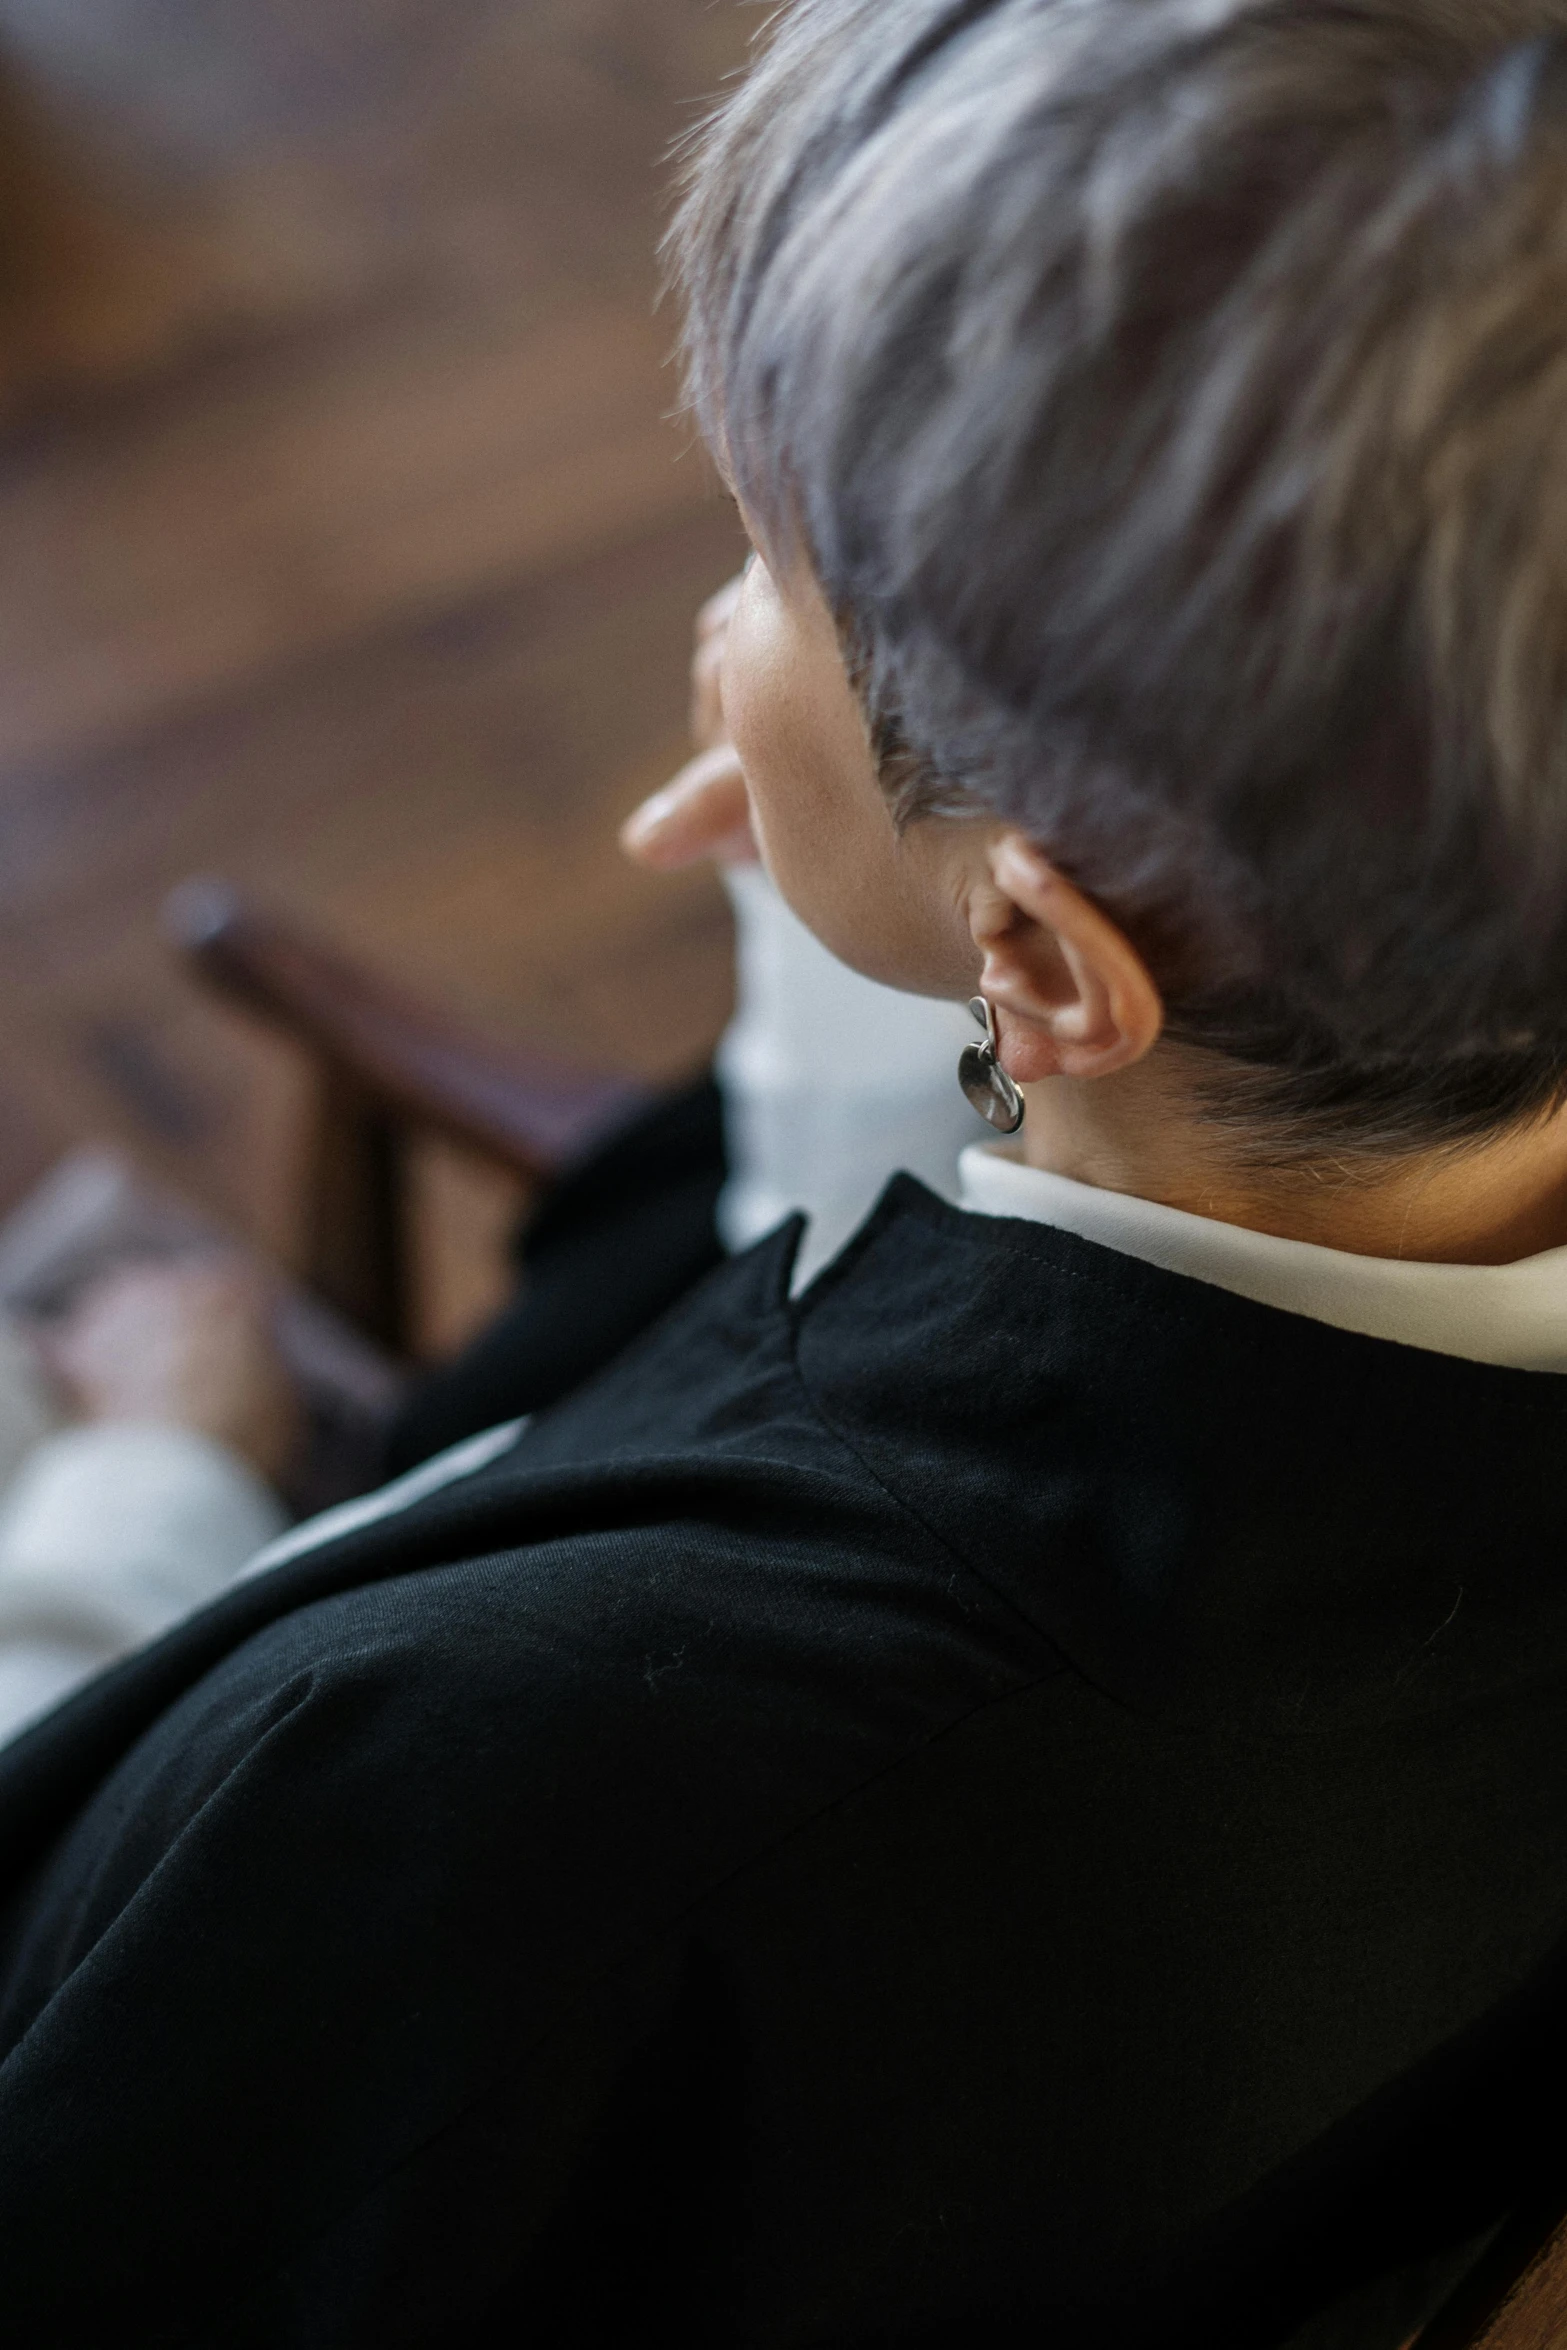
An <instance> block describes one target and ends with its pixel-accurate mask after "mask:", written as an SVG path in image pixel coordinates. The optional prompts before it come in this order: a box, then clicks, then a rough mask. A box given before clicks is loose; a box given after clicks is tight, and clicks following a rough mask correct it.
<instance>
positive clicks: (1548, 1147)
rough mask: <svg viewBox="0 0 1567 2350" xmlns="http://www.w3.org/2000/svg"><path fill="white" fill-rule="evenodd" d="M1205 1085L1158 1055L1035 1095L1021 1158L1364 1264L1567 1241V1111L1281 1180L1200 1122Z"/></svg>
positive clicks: (1171, 1048)
mask: <svg viewBox="0 0 1567 2350" xmlns="http://www.w3.org/2000/svg"><path fill="white" fill-rule="evenodd" d="M1197 1076H1198V1065H1197V1057H1196V1056H1195V1055H1193V1054H1192V1053H1191V1052H1190V1051H1189V1050H1187V1049H1186V1048H1183V1047H1181V1046H1177V1045H1169V1044H1161V1045H1159V1046H1158V1047H1157V1048H1156V1049H1155V1050H1154V1051H1153V1052H1152V1053H1150V1054H1149V1055H1148V1057H1147V1058H1146V1059H1145V1060H1143V1061H1140V1062H1139V1063H1138V1064H1137V1065H1136V1066H1135V1067H1134V1068H1131V1069H1124V1070H1120V1071H1118V1072H1117V1073H1116V1074H1115V1075H1114V1076H1112V1077H1102V1078H1097V1079H1094V1080H1092V1081H1083V1080H1076V1079H1072V1078H1049V1079H1046V1080H1045V1081H1044V1082H1043V1083H1042V1084H1038V1085H1030V1086H1028V1087H1026V1088H1025V1089H1024V1090H1025V1095H1026V1099H1027V1102H1028V1119H1027V1123H1026V1124H1025V1126H1024V1128H1023V1146H1024V1148H1023V1156H1024V1158H1025V1159H1026V1160H1027V1162H1028V1164H1029V1165H1030V1166H1033V1167H1042V1168H1044V1169H1045V1170H1046V1171H1047V1172H1049V1173H1051V1174H1055V1175H1069V1176H1071V1177H1072V1178H1073V1179H1074V1180H1075V1181H1077V1182H1079V1183H1090V1184H1093V1185H1095V1186H1096V1187H1097V1188H1098V1189H1100V1190H1102V1191H1121V1192H1126V1193H1128V1194H1129V1195H1130V1196H1132V1197H1133V1198H1137V1199H1147V1200H1157V1201H1159V1202H1160V1203H1161V1204H1162V1205H1164V1206H1166V1207H1172V1208H1183V1209H1185V1210H1186V1211H1187V1213H1188V1214H1190V1215H1194V1216H1208V1217H1211V1218H1213V1219H1214V1220H1215V1221H1216V1222H1219V1223H1224V1224H1241V1225H1244V1226H1246V1227H1247V1228H1248V1229H1249V1230H1251V1231H1254V1232H1271V1233H1275V1234H1277V1235H1278V1236H1279V1237H1280V1238H1281V1239H1285V1240H1307V1241H1312V1242H1314V1243H1315V1244H1316V1245H1317V1246H1318V1247H1321V1248H1336V1249H1344V1250H1347V1251H1349V1252H1350V1253H1351V1254H1353V1255H1355V1256H1366V1257H1403V1258H1407V1259H1409V1260H1410V1261H1411V1262H1414V1263H1422V1264H1459V1265H1501V1264H1510V1263H1512V1262H1513V1261H1514V1260H1515V1259H1517V1258H1519V1257H1527V1256H1536V1255H1538V1254H1539V1253H1540V1251H1541V1250H1542V1249H1548V1248H1557V1247H1560V1246H1562V1245H1564V1244H1567V1111H1560V1112H1557V1113H1555V1114H1554V1115H1553V1116H1551V1117H1549V1118H1544V1119H1540V1120H1538V1121H1536V1122H1535V1123H1533V1124H1532V1125H1529V1126H1526V1127H1522V1128H1515V1129H1513V1130H1512V1131H1510V1132H1509V1133H1507V1134H1504V1135H1502V1136H1500V1137H1498V1138H1496V1139H1494V1140H1489V1141H1483V1142H1479V1143H1473V1144H1466V1145H1464V1146H1462V1147H1455V1148H1448V1149H1443V1150H1437V1151H1427V1152H1421V1153H1419V1154H1415V1153H1410V1154H1408V1155H1405V1156H1401V1157H1398V1158H1384V1159H1378V1160H1374V1161H1373V1160H1369V1159H1363V1158H1358V1157H1356V1158H1350V1157H1345V1158H1342V1159H1331V1158H1323V1159H1316V1160H1312V1161H1310V1162H1305V1163H1302V1164H1299V1165H1291V1166H1289V1167H1286V1168H1282V1169H1275V1168H1270V1167H1267V1166H1256V1165H1252V1164H1250V1163H1249V1158H1250V1154H1249V1153H1248V1152H1247V1151H1246V1149H1245V1147H1244V1145H1243V1144H1242V1143H1241V1142H1239V1141H1238V1140H1237V1137H1236V1136H1235V1134H1234V1133H1233V1132H1231V1131H1230V1130H1227V1129H1226V1128H1224V1127H1223V1126H1222V1125H1219V1124H1218V1123H1216V1122H1215V1120H1214V1119H1213V1117H1212V1115H1211V1114H1209V1115H1206V1116H1205V1115H1203V1113H1202V1112H1201V1110H1200V1108H1199V1107H1198V1106H1197V1104H1198V1101H1199V1094H1198V1086H1197ZM1261 1139H1263V1138H1262V1137H1260V1136H1259V1140H1261Z"/></svg>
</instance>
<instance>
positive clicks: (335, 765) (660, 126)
mask: <svg viewBox="0 0 1567 2350" xmlns="http://www.w3.org/2000/svg"><path fill="white" fill-rule="evenodd" d="M751 21H752V19H751V17H750V12H749V11H746V10H742V9H737V8H735V7H733V6H730V5H727V4H720V5H719V6H717V7H714V6H712V5H710V4H709V0H510V4H507V5H500V4H497V0H309V4H306V0H206V4H205V5H204V7H203V8H202V9H200V10H197V9H192V8H191V7H189V6H188V4H187V0H91V4H88V0H53V4H52V5H51V6H49V7H48V8H44V7H42V6H40V5H38V4H37V0H26V4H20V5H19V4H17V0H0V58H3V59H5V60H6V61H7V76H8V78H7V80H6V82H5V84H4V86H3V89H0V107H3V109H4V111H5V113H6V115H7V116H8V118H9V119H8V121H7V122H5V123H4V124H0V132H3V137H0V149H3V152H4V155H5V158H6V160H5V162H4V163H3V164H0V206H3V207H4V209H5V212H6V214H7V215H8V218H6V219H5V221H4V222H3V225H0V400H3V409H0V417H3V430H0V986H3V989H4V1002H5V1020H4V1023H3V1035H0V1207H3V1206H4V1205H5V1204H6V1203H7V1202H8V1201H10V1200H12V1199H14V1198H16V1197H17V1196H19V1194H20V1193H21V1192H22V1191H23V1190H24V1189H25V1188H26V1186H27V1185H28V1184H29V1183H30V1182H31V1181H32V1180H34V1179H35V1177H36V1176H37V1175H38V1173H39V1172H40V1171H41V1170H42V1169H43V1168H44V1167H45V1166H47V1165H48V1164H49V1163H50V1162H51V1161H52V1160H53V1159H54V1158H55V1157H56V1156H57V1155H58V1153H59V1152H60V1151H61V1150H62V1149H63V1148H66V1147H68V1146H69V1145H71V1144H73V1143H76V1142H80V1141H83V1140H87V1139H93V1138H105V1139H113V1140H117V1141H119V1142H121V1143H124V1144H128V1145H130V1146H131V1147H132V1148H133V1149H134V1151H135V1152H136V1154H137V1155H138V1156H139V1157H140V1158H141V1159H142V1160H143V1162H144V1163H145V1164H146V1165H147V1166H148V1167H149V1169H152V1170H154V1171H156V1172H158V1173H160V1174H163V1175H165V1176H171V1175H172V1176H173V1177H174V1178H175V1179H176V1180H178V1181H179V1182H180V1183H181V1184H182V1185H183V1186H184V1187H185V1188H186V1189H187V1190H190V1191H192V1192H194V1193H196V1194H198V1195H199V1196H201V1197H202V1198H204V1199H205V1200H206V1201H208V1202H209V1203H211V1204H213V1205H216V1206H217V1207H219V1208H220V1209H221V1210H222V1211H223V1212H224V1213H225V1214H226V1215H227V1216H229V1217H230V1218H231V1219H233V1220H235V1221H236V1222H237V1223H238V1224H240V1225H242V1226H243V1227H245V1228H246V1229H248V1230H250V1231H252V1232H254V1233H256V1234H257V1235H260V1236H262V1237H264V1238H265V1239H266V1240H267V1241H268V1242H269V1243H270V1244H271V1245H273V1246H274V1247H276V1248H278V1249H280V1250H282V1251H284V1252H285V1253H286V1252H287V1251H288V1250H289V1249H290V1248H291V1246H292V1245H293V1240H294V1223H293V1219H294V1215H295V1192H294V1184H293V1180H292V1177H293V1168H294V1160H295V1155H296V1153H297V1149H298V1144H299V1134H300V1129H301V1119H300V1104H301V1098H302V1097H301V1085H300V1077H299V1073H298V1071H297V1069H296V1068H295V1066H294V1064H293V1062H292V1060H291V1059H290V1056H289V1055H288V1053H287V1052H286V1051H285V1050H282V1049H280V1048H279V1047H277V1046H275V1045H273V1044H270V1043H269V1042H267V1041H266V1040H265V1039H263V1038H261V1037H259V1036H258V1035H257V1034H256V1032H255V1031H253V1030H252V1029H251V1028H249V1027H248V1026H247V1025H246V1024H245V1023H244V1022H243V1021H242V1020H241V1019H239V1018H238V1017H236V1016H233V1015H229V1014H226V1013H224V1012H222V1011H220V1010H218V1009H217V1008H215V1007H213V1006H212V1005H210V1004H209V1003H207V1002H205V1001H204V1000H203V999H202V998H201V997H200V996H199V995H198V994H197V993H196V992H195V991H194V990H193V989H192V988H191V986H190V984H189V982H188V981H187V980H185V979H184V978H183V976H182V975H181V974H180V972H179V971H178V970H177V969H176V968H175V966H174V965H173V963H172V961H171V958H170V957H169V955H168V953H167V950H166V949H165V948H164V947H163V945H162V943H161V941H160V939H159V935H158V928H157V909H158V905H159V902H160V899H161V898H162V896H163V894H164V892H165V890H166V889H167V887H168V886H169V885H170V884H171V883H172V882H174V881H176V880H178V879H179V878H180V877H181V876H182V875H184V874H187V873H190V872H193V871H205V872H219V873H222V874H225V875H227V876H229V877H231V878H233V879H235V880H237V881H240V882H241V883H244V884H246V885H248V886H251V887H253V888H255V889H257V890H259V891H261V892H262V893H264V894H265V895H266V896H268V897H269V898H271V899H273V900H274V901H275V902H277V903H279V904H282V905H285V906H288V907H292V908H294V909H297V910H299V911H301V912H304V913H307V914H308V915H309V916H310V917H311V918H312V919H314V920H317V921H319V922H320V923H321V924H322V925H323V926H325V927H326V928H327V929H329V930H330V931H331V932H332V933H333V934H334V935H335V936H336V937H337V938H339V939H340V940H341V941H342V942H343V943H344V944H346V945H348V946H350V947H352V948H353V949H354V950H356V951H358V952H362V953H363V954H364V955H366V956H368V957H371V958H374V959H375V960H376V961H378V962H379V963H381V964H382V965H383V966H385V967H386V968H387V969H389V970H394V971H396V972H397V973H399V974H400V975H401V976H402V977H403V978H405V979H406V980H408V981H411V982H412V983H414V984H415V985H417V986H419V987H422V988H425V989H427V990H429V991H431V992H433V993H435V994H436V995H438V996H440V997H442V998H444V999H446V1000H447V1001H449V1002H453V1003H455V1004H457V1005H460V1006H462V1007H464V1008H466V1009H467V1010H468V1011H469V1012H471V1013H472V1014H473V1015H474V1016H475V1017H476V1018H478V1019H479V1020H481V1021H483V1022H485V1023H487V1024H488V1025H490V1026H491V1027H492V1028H494V1029H496V1030H498V1031H500V1032H501V1033H504V1034H510V1035H515V1036H519V1037H526V1038H534V1039H539V1040H549V1041H551V1042H553V1043H555V1044H557V1045H564V1046H566V1047H567V1048H569V1049H572V1050H575V1051H577V1052H580V1053H581V1054H582V1055H584V1056H585V1057H588V1058H590V1059H592V1060H593V1061H595V1062H597V1063H600V1064H603V1065H607V1066H612V1067H624V1068H628V1069H634V1070H637V1071H639V1072H646V1073H652V1074H666V1073H675V1072H678V1071H680V1070H682V1069H684V1068H686V1067H688V1066H689V1065H691V1064H692V1063H693V1062H694V1061H695V1060H697V1059H698V1058H699V1057H700V1056H701V1054H702V1053H703V1052H704V1051H705V1050H706V1049H707V1047H708V1045H709V1044H710V1042H711V1040H712V1037H713V1036H714V1034H715V1033H716V1030H717V1027H718V1025H719V1023H720V1021H721V1019H722V1017H723V1013H724V1010H725V1006H726V1001H727V988H728V947H727V928H726V922H725V917H724V913H723V909H722V906H721V903H720V901H719V899H718V897H717V894H716V892H715V890H714V888H713V886H712V884H711V883H710V882H709V881H707V880H705V879H702V878H695V877H694V878H692V879H690V880H688V881H682V882H677V883H673V884H672V883H669V882H663V883H658V882H653V881H651V880H648V879H646V878H644V877H641V876H639V875H637V874H635V873H633V872H631V871H630V870H629V869H628V868H627V867H625V866H624V865H623V864H622V863H621V861H620V860H619V858H618V857H617V855H616V854H615V851H614V848H613V830H614V824H615V821H616V819H617V818H618V816H619V815H620V814H621V813H622V812H623V811H624V810H625V809H626V808H627V807H629V806H630V805H631V804H632V803H633V801H634V800H635V799H636V797H637V796H638V794H639V793H640V792H641V791H642V790H643V789H644V788H645V787H647V786H649V785H651V784H652V783H654V782H656V781H657V780H658V779H659V778H660V777H661V776H662V775H663V774H664V773H666V772H667V771H668V769H669V768H670V766H671V765H672V764H673V763H674V762H675V761H676V760H677V759H678V757H679V756H680V755H681V754H682V749H683V735H682V718H683V708H684V682H683V670H684V661H685V647H686V641H687V634H688V629H689V623H690V616H691V612H692V609H693V607H694V606H695V604H696V603H697V602H698V601H699V600H700V598H701V597H702V596H704V595H705V594H706V593H707V592H708V591H709V590H711V589H712V588H713V587H714V586H715V585H717V583H718V582H719V581H720V580H721V579H722V578H723V577H724V576H725V575H726V574H727V573H728V571H729V570H730V569H732V567H733V563H734V559H735V553H736V539H735V530H734V525H733V522H732V519H731V518H730V516H729V513H728V510H727V508H726V507H724V506H723V504H722V503H721V501H720V500H718V499H717V497H716V496H715V494H714V489H713V485H712V482H711V478H710V475H709V472H708V469H707V467H706V464H705V461H704V460H703V458H702V457H701V455H700V453H699V452H698V451H697V450H695V449H694V448H693V447H692V446H691V442H690V434H689V431H688V430H687V428H685V427H684V426H683V425H682V424H680V423H679V422H678V421H677V420H674V419H673V418H672V416H671V410H672V409H673V407H674V404H675V399H676V391H677V387H676V383H675V379H674V377H673V375H672V373H671V372H670V370H669V369H668V367H667V365H666V360H667V355H668V351H669V347H670V344H671V342H672V339H673V334H674V321H673V318H672V315H671V314H670V313H669V311H668V310H667V309H666V310H664V311H663V312H656V310H655V294H656V286H657V271H656V264H655V248H656V243H657V238H658V234H659V229H660V226H661V223H662V220H663V217H664V214H665V210H666V207H667V196H668V186H669V174H668V169H667V163H666V157H667V154H668V151H669V149H670V147H671V144H672V143H673V142H674V141H675V140H676V139H677V138H678V136H679V135H680V133H681V131H682V130H683V129H684V128H686V127H687V126H689V124H690V123H691V122H693V121H694V120H695V119H696V117H697V115H698V114H699V112H700V106H701V102H702V100H703V99H704V98H705V97H706V96H707V95H709V94H711V93H712V92H713V91H715V90H716V89H717V88H718V87H719V86H720V84H721V81H722V79H723V76H724V75H725V74H726V72H728V71H729V70H731V69H732V68H733V66H734V65H735V64H736V63H737V61H738V60H739V58H740V56H741V54H742V51H743V42H744V38H745V36H746V34H747V32H748V31H749V29H750V24H751ZM429 1196H430V1200H431V1202H432V1203H433V1204H432V1206H431V1208H430V1210H429V1214H428V1217H427V1222H428V1225H429V1230H428V1233H427V1250H428V1254H429V1261H430V1267H431V1275H430V1278H431V1282H432V1285H433V1286H432V1300H431V1314H432V1334H433V1335H435V1336H437V1337H445V1336H450V1335H451V1334H453V1332H454V1331H455V1328H456V1326H457V1325H458V1324H459V1323H460V1322H461V1321H462V1320H463V1319H464V1318H465V1316H467V1315H469V1314H471V1313H472V1312H473V1311H476V1310H477V1305H478V1302H479V1300H480V1293H481V1292H482V1291H483V1290H484V1286H485V1282H486V1281H488V1280H489V1279H490V1275H489V1274H488V1273H486V1274H485V1275H484V1276H483V1277H482V1278H481V1277H480V1276H479V1275H478V1274H477V1273H476V1272H475V1270H474V1267H473V1265H472V1264H471V1263H470V1262H469V1260H471V1259H472V1258H473V1257H474V1254H475V1251H476V1249H479V1250H482V1248H483V1246H484V1245H486V1244H487V1243H486V1235H487V1233H488V1232H489V1231H490V1230H491V1229H492V1228H494V1227H496V1226H498V1223H499V1221H500V1219H501V1217H502V1215H503V1213H504V1211H505V1208H506V1205H507V1203H506V1202H505V1200H504V1199H502V1198H500V1197H499V1196H498V1195H496V1194H495V1193H494V1192H493V1190H487V1189H486V1187H485V1186H484V1184H483V1183H481V1182H480V1181H478V1179H477V1178H473V1177H470V1176H467V1175H465V1174H463V1173H462V1171H460V1170H456V1169H453V1168H452V1167H451V1166H450V1165H442V1166H438V1167H436V1168H435V1169H434V1170H433V1173H432V1178H431V1186H430V1193H429ZM464 1284H466V1287H465V1286H464ZM459 1293H460V1294H459Z"/></svg>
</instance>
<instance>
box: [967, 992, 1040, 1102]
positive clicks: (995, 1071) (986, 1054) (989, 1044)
mask: <svg viewBox="0 0 1567 2350" xmlns="http://www.w3.org/2000/svg"><path fill="white" fill-rule="evenodd" d="M969 1010H970V1011H971V1012H972V1013H973V1015H974V1017H975V1019H976V1020H977V1021H978V1022H979V1024H980V1026H981V1028H983V1030H984V1031H985V1041H984V1043H983V1044H969V1045H965V1046H964V1048H963V1055H962V1058H961V1060H960V1061H959V1062H958V1083H959V1085H961V1086H962V1088H963V1091H964V1093H965V1094H966V1095H967V1097H968V1100H969V1102H970V1104H971V1105H972V1107H973V1108H974V1109H976V1110H978V1112H979V1114H980V1116H981V1117H982V1118H984V1119H986V1120H988V1122H989V1123H990V1124H991V1125H992V1126H994V1127H995V1128H996V1130H997V1131H998V1133H1001V1134H1016V1132H1017V1130H1018V1128H1019V1127H1020V1126H1021V1125H1022V1123H1023V1109H1024V1103H1023V1096H1022V1095H1021V1094H1020V1093H1019V1091H1018V1089H1017V1087H1016V1086H1015V1085H1014V1084H1013V1082H1012V1080H1011V1078H1010V1077H1009V1076H1008V1075H1007V1073H1006V1071H1005V1069H1003V1068H1002V1066H1001V1063H1000V1062H999V1061H998V1060H997V1058H996V1015H995V1012H994V1010H993V1008H992V1007H991V1005H990V1004H989V1002H988V1001H987V1000H986V998H985V997H984V996H982V995H977V996H975V998H974V1000H973V1001H972V1003H971V1004H970V1005H969Z"/></svg>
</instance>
